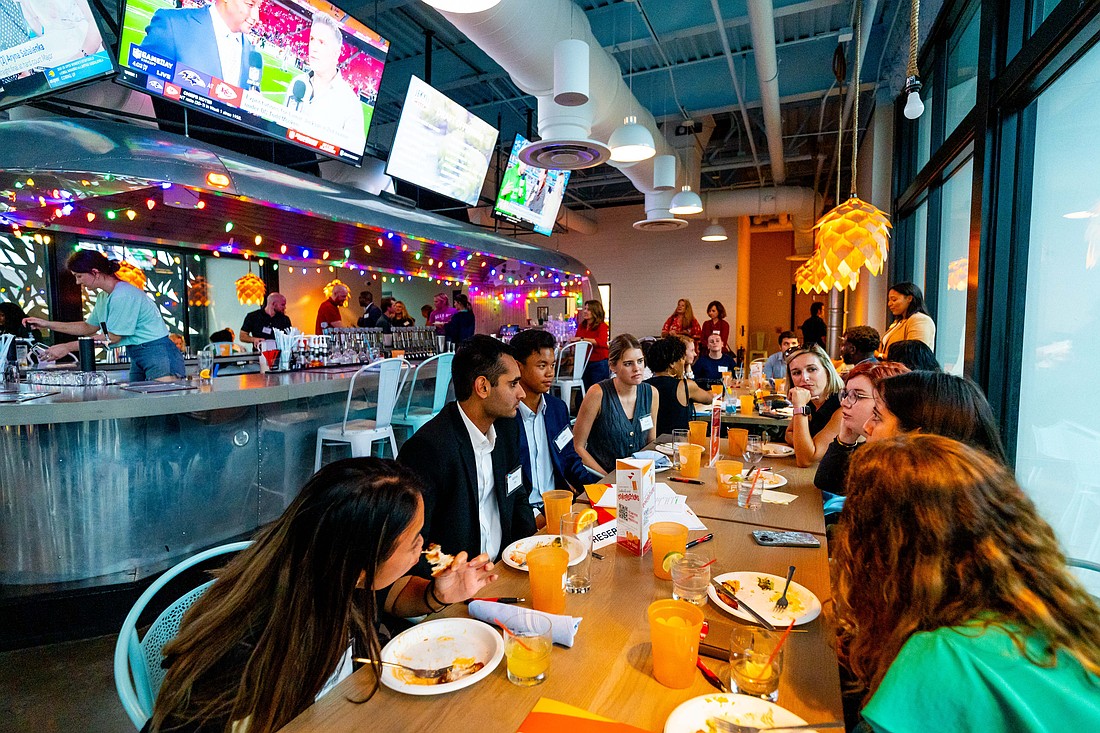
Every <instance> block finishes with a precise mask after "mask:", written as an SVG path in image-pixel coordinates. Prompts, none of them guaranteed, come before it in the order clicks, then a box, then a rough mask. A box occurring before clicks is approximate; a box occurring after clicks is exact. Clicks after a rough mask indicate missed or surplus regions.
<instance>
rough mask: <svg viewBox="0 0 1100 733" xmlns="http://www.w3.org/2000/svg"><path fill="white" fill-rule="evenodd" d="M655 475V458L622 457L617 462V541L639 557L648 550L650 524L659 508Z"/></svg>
mask: <svg viewBox="0 0 1100 733" xmlns="http://www.w3.org/2000/svg"><path fill="white" fill-rule="evenodd" d="M655 476H656V473H655V472H654V469H653V461H649V460H639V459H636V458H620V459H619V460H617V461H616V462H615V488H616V491H615V493H616V498H617V502H616V503H617V512H618V525H617V526H618V536H617V537H616V542H618V543H619V544H620V545H622V547H623V549H625V550H627V551H628V552H630V553H632V554H634V555H638V556H639V557H641V556H642V555H645V554H646V553H647V552H649V525H651V524H653V513H654V512H655V511H656V510H657V487H656V481H655Z"/></svg>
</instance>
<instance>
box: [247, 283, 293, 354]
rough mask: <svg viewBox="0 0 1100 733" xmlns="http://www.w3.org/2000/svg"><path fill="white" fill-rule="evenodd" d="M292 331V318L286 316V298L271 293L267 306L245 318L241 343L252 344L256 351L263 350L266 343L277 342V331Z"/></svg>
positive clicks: (280, 294)
mask: <svg viewBox="0 0 1100 733" xmlns="http://www.w3.org/2000/svg"><path fill="white" fill-rule="evenodd" d="M276 328H277V329H279V330H280V331H288V330H290V318H289V317H288V316H287V314H286V296H284V295H283V294H282V293H271V294H270V295H268V296H267V305H265V306H264V307H263V308H260V309H259V310H254V311H252V312H251V313H249V314H248V315H247V316H245V317H244V323H243V324H242V325H241V343H245V344H252V346H253V347H254V348H255V350H256V351H261V350H262V349H263V343H264V341H274V340H275V329H276Z"/></svg>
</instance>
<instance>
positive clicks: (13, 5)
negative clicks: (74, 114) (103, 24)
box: [0, 0, 115, 109]
mask: <svg viewBox="0 0 1100 733" xmlns="http://www.w3.org/2000/svg"><path fill="white" fill-rule="evenodd" d="M112 55H113V54H112V53H111V51H110V50H109V49H108V48H107V46H106V45H105V44H104V43H103V35H102V33H101V32H100V30H99V24H98V22H97V21H96V19H95V17H94V16H93V15H92V10H91V8H90V7H89V6H88V0H20V1H19V2H15V1H14V0H4V1H3V2H0V109H3V108H5V107H12V106H14V105H17V104H22V103H23V102H26V101H28V100H31V99H34V98H35V97H41V96H43V95H46V94H52V93H53V92H58V91H61V90H64V89H68V88H70V87H73V86H76V85H78V84H83V83H84V82H87V81H91V80H92V79H99V78H103V77H107V76H110V75H112V74H114V73H115V65H114V62H113V61H112V60H111V58H112Z"/></svg>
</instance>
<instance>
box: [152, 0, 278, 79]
mask: <svg viewBox="0 0 1100 733" xmlns="http://www.w3.org/2000/svg"><path fill="white" fill-rule="evenodd" d="M259 18H260V0H216V2H214V3H213V4H212V5H209V6H207V7H203V8H180V9H175V8H164V9H161V10H158V11H157V12H155V13H153V17H152V19H151V20H150V21H149V26H148V27H147V28H146V29H145V40H143V41H142V42H141V47H142V48H143V49H145V50H146V51H148V52H149V53H153V54H156V55H157V56H160V57H161V58H164V59H167V60H169V61H174V62H175V63H176V72H177V74H178V72H179V70H180V68H179V67H181V66H186V67H188V68H191V69H194V70H195V71H197V72H199V73H201V74H205V75H207V76H211V77H217V78H219V79H222V80H224V81H227V82H229V83H230V84H235V85H237V86H239V87H242V88H243V87H247V86H249V71H250V68H251V70H252V75H253V76H254V77H255V86H257V87H258V85H259V75H260V74H261V73H262V72H261V68H262V62H260V61H259V54H258V53H257V54H255V55H253V53H252V52H253V47H252V43H251V42H250V41H249V40H248V30H249V29H250V28H251V27H252V26H253V25H255V24H256V22H257V21H259ZM250 61H251V63H250ZM257 63H259V64H260V65H259V66H257Z"/></svg>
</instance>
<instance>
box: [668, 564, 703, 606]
mask: <svg viewBox="0 0 1100 733" xmlns="http://www.w3.org/2000/svg"><path fill="white" fill-rule="evenodd" d="M708 585H710V559H708V558H707V557H706V556H704V555H701V554H699V553H697V552H689V553H687V554H686V555H684V556H683V557H681V558H680V559H679V560H677V561H676V562H674V563H672V597H673V599H675V600H677V601H687V602H688V603H690V604H691V605H693V606H705V605H707V586H708Z"/></svg>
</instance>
